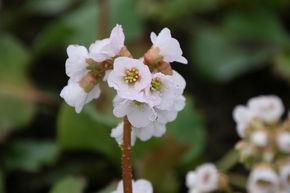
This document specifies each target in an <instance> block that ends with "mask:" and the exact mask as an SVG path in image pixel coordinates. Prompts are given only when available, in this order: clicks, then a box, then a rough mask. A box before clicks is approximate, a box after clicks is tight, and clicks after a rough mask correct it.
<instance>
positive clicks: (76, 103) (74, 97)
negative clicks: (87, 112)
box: [60, 83, 87, 113]
mask: <svg viewBox="0 0 290 193" xmlns="http://www.w3.org/2000/svg"><path fill="white" fill-rule="evenodd" d="M60 96H61V97H62V98H63V99H64V100H65V102H66V103H67V104H68V105H70V106H72V107H75V109H76V112H77V113H80V112H81V110H82V108H83V106H84V105H85V101H86V97H87V93H86V92H85V91H84V90H83V89H82V88H81V87H80V86H79V84H78V83H69V84H68V85H67V86H65V87H64V88H63V89H62V91H61V93H60Z"/></svg>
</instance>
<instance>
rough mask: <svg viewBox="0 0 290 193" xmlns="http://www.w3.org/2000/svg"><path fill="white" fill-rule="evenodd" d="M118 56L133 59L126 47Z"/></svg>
mask: <svg viewBox="0 0 290 193" xmlns="http://www.w3.org/2000/svg"><path fill="white" fill-rule="evenodd" d="M118 56H126V57H128V58H133V56H132V54H131V53H130V52H129V50H128V49H127V47H126V46H123V47H122V48H121V50H120V52H119V54H118Z"/></svg>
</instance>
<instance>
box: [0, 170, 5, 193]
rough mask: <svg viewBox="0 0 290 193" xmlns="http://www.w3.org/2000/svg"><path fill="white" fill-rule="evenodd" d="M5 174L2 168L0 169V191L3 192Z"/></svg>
mask: <svg viewBox="0 0 290 193" xmlns="http://www.w3.org/2000/svg"><path fill="white" fill-rule="evenodd" d="M4 178H5V176H4V172H3V171H2V169H1V170H0V193H5V179H4Z"/></svg>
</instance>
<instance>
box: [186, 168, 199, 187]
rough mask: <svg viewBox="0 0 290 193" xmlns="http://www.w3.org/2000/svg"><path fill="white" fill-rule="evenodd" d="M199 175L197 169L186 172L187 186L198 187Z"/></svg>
mask: <svg viewBox="0 0 290 193" xmlns="http://www.w3.org/2000/svg"><path fill="white" fill-rule="evenodd" d="M196 181H197V175H196V172H195V171H189V172H188V173H187V174H186V178H185V184H186V186H187V188H189V189H193V188H195V187H196Z"/></svg>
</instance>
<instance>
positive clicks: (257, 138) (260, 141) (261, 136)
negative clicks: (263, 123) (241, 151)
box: [251, 130, 268, 147]
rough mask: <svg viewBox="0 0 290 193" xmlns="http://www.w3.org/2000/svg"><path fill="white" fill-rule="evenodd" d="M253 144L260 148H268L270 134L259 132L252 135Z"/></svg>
mask: <svg viewBox="0 0 290 193" xmlns="http://www.w3.org/2000/svg"><path fill="white" fill-rule="evenodd" d="M251 142H252V143H253V144H255V145H256V146H258V147H266V146H267V145H268V134H267V132H266V131H263V130H259V131H254V132H253V133H251Z"/></svg>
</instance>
